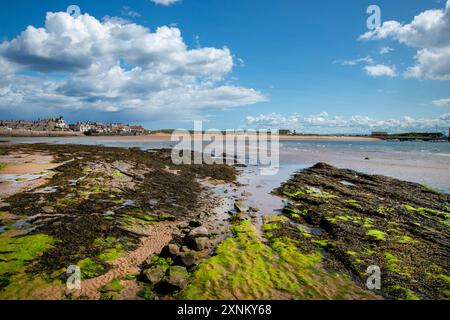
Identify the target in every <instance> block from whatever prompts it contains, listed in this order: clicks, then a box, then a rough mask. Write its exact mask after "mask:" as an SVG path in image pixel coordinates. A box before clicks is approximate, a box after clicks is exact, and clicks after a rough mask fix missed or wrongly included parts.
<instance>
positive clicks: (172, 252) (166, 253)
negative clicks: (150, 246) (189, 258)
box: [161, 243, 180, 258]
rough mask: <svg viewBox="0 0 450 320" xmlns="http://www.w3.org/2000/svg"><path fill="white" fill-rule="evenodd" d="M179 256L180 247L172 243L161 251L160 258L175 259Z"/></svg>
mask: <svg viewBox="0 0 450 320" xmlns="http://www.w3.org/2000/svg"><path fill="white" fill-rule="evenodd" d="M179 255H180V247H179V246H178V245H176V244H174V243H170V244H168V245H167V246H165V247H164V248H163V249H162V251H161V257H163V258H175V257H177V256H179Z"/></svg>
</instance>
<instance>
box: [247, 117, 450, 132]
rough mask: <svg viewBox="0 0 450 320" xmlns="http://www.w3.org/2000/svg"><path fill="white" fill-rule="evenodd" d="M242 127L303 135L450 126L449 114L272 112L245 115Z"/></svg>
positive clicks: (431, 128)
mask: <svg viewBox="0 0 450 320" xmlns="http://www.w3.org/2000/svg"><path fill="white" fill-rule="evenodd" d="M244 120H245V124H246V126H247V127H249V128H267V129H291V130H297V131H298V132H305V133H365V134H367V133H370V132H371V131H378V130H381V131H389V132H402V131H403V132H405V131H422V130H424V131H430V130H431V131H435V130H436V128H438V129H440V130H445V129H447V128H448V127H450V113H447V114H443V115H441V116H440V117H436V118H413V117H410V116H405V117H402V118H399V119H384V120H379V119H373V118H370V117H367V116H361V115H355V116H350V117H344V116H335V115H330V114H328V113H327V112H322V113H319V114H312V115H300V114H298V113H294V114H291V115H282V114H280V113H271V114H266V115H264V114H263V115H259V116H247V117H246V118H245V119H244Z"/></svg>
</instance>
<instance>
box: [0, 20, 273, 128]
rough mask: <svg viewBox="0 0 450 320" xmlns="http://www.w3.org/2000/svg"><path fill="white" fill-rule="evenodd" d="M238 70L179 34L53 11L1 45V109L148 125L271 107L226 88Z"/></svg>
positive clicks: (251, 92)
mask: <svg viewBox="0 0 450 320" xmlns="http://www.w3.org/2000/svg"><path fill="white" fill-rule="evenodd" d="M234 65H235V62H234V60H233V55H232V53H231V52H230V50H229V49H228V48H227V47H223V48H212V47H198V48H194V49H190V48H188V47H187V45H186V43H185V42H184V40H183V38H182V35H181V31H180V30H179V29H178V28H176V27H167V26H163V27H160V28H157V29H156V30H155V31H154V32H152V31H150V30H149V29H147V28H146V27H144V26H142V25H138V24H135V23H131V22H127V21H124V20H121V19H114V18H108V19H104V20H103V21H99V20H97V19H96V18H95V17H92V16H90V15H89V14H83V15H81V16H79V17H78V18H73V17H72V16H70V15H68V14H67V13H65V12H58V13H51V12H49V13H47V17H46V21H45V26H44V27H43V28H36V27H33V26H29V27H27V28H26V29H25V30H24V31H23V32H22V33H21V34H20V35H19V36H17V37H16V38H15V39H13V40H11V41H4V42H3V43H1V44H0V72H1V74H2V77H1V78H0V92H1V93H2V94H0V109H1V108H3V109H5V108H6V109H10V110H11V109H12V108H19V109H22V108H28V109H29V110H34V108H52V109H55V110H58V109H61V108H68V109H71V108H72V109H84V110H98V111H103V112H120V111H125V110H126V111H127V112H128V113H127V114H131V113H134V114H136V115H139V117H140V119H142V120H143V119H144V118H147V119H149V118H150V119H154V118H155V117H157V116H162V115H164V116H167V117H174V118H183V117H186V116H192V115H194V114H198V113H199V112H201V111H202V110H208V109H209V110H210V109H218V108H219V109H226V108H233V107H239V106H243V105H249V104H254V103H257V102H261V101H265V100H266V98H265V97H264V95H263V94H262V93H260V92H259V91H257V90H255V89H252V88H245V87H240V86H235V85H224V84H223V83H224V82H225V81H226V80H227V78H228V76H229V75H230V73H231V72H232V69H233V66H234Z"/></svg>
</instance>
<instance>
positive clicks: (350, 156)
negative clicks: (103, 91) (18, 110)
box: [5, 137, 450, 211]
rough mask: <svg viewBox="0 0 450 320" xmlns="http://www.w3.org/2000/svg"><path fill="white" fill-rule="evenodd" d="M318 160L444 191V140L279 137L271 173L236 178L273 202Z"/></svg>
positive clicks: (449, 188)
mask: <svg viewBox="0 0 450 320" xmlns="http://www.w3.org/2000/svg"><path fill="white" fill-rule="evenodd" d="M5 140H9V141H11V142H17V143H54V144H87V145H104V146H110V147H138V148H142V149H160V148H172V147H174V146H175V145H176V143H175V142H171V141H150V140H149V141H142V140H141V139H139V140H137V139H133V137H130V138H129V139H118V140H114V139H113V138H111V137H107V138H102V137H66V138H9V139H5ZM318 162H326V163H329V164H331V165H334V166H336V167H340V168H348V169H352V170H357V171H361V172H364V173H368V174H379V175H387V176H391V177H394V178H398V179H401V180H405V181H411V182H416V183H420V184H425V185H427V186H430V187H432V188H434V189H436V190H437V191H440V192H446V193H450V143H449V142H388V141H314V140H300V141H298V140H297V141H294V140H286V141H280V167H279V170H278V173H277V174H276V175H273V176H261V175H260V173H259V170H258V169H257V168H255V167H249V168H248V170H245V172H244V175H243V176H242V177H241V178H240V179H241V181H240V182H241V183H243V184H246V185H248V186H247V187H246V190H247V189H248V190H247V191H248V192H251V193H252V194H253V196H251V197H250V198H249V201H251V202H254V205H255V206H260V207H262V208H267V210H268V211H270V210H274V209H275V208H276V207H277V204H276V203H277V200H276V199H274V198H275V197H272V196H270V194H269V193H270V191H272V190H273V189H274V188H276V187H278V186H279V185H280V184H281V183H282V182H284V181H286V180H288V179H289V177H290V175H291V174H293V173H294V172H296V171H297V170H301V169H304V168H307V167H310V166H312V165H314V164H316V163H318Z"/></svg>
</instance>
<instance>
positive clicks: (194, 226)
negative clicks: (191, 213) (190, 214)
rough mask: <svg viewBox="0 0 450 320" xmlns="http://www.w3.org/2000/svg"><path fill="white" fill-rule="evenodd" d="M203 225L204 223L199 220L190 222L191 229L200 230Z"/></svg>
mask: <svg viewBox="0 0 450 320" xmlns="http://www.w3.org/2000/svg"><path fill="white" fill-rule="evenodd" d="M201 225H202V223H201V222H200V221H198V220H191V221H189V227H191V228H198V227H200V226H201Z"/></svg>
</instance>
